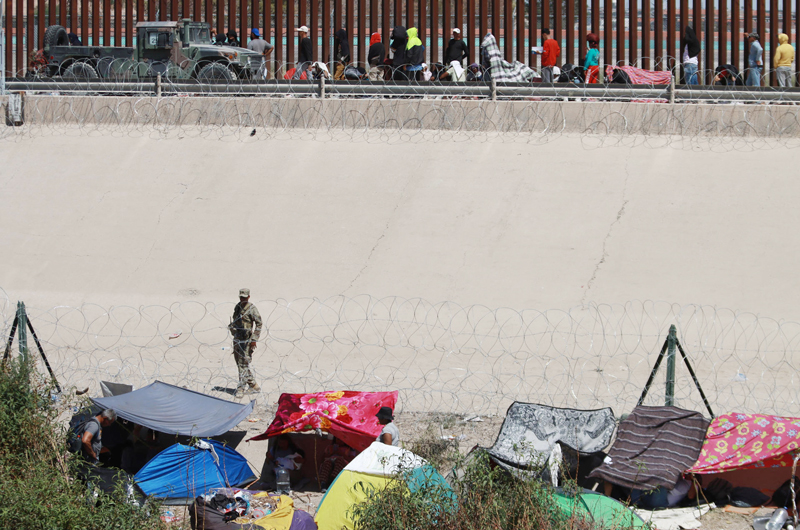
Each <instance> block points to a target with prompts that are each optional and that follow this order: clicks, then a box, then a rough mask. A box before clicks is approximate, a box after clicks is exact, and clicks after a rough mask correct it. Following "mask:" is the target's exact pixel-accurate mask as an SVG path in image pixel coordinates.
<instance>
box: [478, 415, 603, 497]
mask: <svg viewBox="0 0 800 530" xmlns="http://www.w3.org/2000/svg"><path fill="white" fill-rule="evenodd" d="M615 428H616V420H615V419H614V412H613V411H612V410H611V409H610V408H604V409H596V410H575V409H562V408H556V407H549V406H547V405H537V404H534V403H520V402H515V403H513V404H512V405H511V406H510V407H509V409H508V412H506V417H505V419H504V420H503V426H502V427H501V428H500V433H499V434H498V435H497V440H496V441H495V443H494V445H493V446H492V447H491V448H489V449H488V450H487V453H488V454H489V457H490V458H491V459H492V460H493V461H494V462H495V463H496V464H498V465H500V466H501V467H504V468H505V469H507V470H509V471H511V472H512V473H518V472H523V473H527V472H528V470H533V471H534V472H537V473H538V472H539V471H541V470H542V467H543V465H544V463H545V462H546V461H548V459H549V458H550V456H551V454H554V455H555V456H556V460H557V462H558V466H559V467H560V469H561V470H563V472H564V473H566V474H567V475H568V476H571V477H572V478H575V479H576V480H578V483H579V484H581V485H586V484H585V482H584V479H585V477H586V475H588V474H589V472H590V471H592V470H593V469H594V468H595V467H597V466H598V465H600V463H601V462H602V461H603V458H604V457H605V453H603V452H602V451H603V449H605V448H606V447H607V446H608V444H609V443H611V438H612V437H613V436H614V429H615ZM557 446H558V447H557ZM554 451H555V452H554ZM559 455H560V456H559ZM554 465H555V463H554ZM553 471H556V468H555V467H554V468H553ZM549 472H550V467H549V466H547V467H545V468H544V473H543V474H542V477H543V478H544V479H547V477H548V476H549ZM557 473H558V472H557ZM587 487H588V486H587Z"/></svg>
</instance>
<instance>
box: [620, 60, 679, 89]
mask: <svg viewBox="0 0 800 530" xmlns="http://www.w3.org/2000/svg"><path fill="white" fill-rule="evenodd" d="M606 83H619V84H623V85H669V84H670V83H672V72H668V71H667V72H657V71H654V70H643V69H642V68H636V67H635V66H613V65H608V66H606Z"/></svg>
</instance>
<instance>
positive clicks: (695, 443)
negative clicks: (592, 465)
mask: <svg viewBox="0 0 800 530" xmlns="http://www.w3.org/2000/svg"><path fill="white" fill-rule="evenodd" d="M708 424H709V421H708V420H707V419H705V418H704V417H703V416H702V415H701V414H700V413H699V412H694V411H691V410H683V409H679V408H677V407H646V406H638V407H636V408H635V409H633V412H631V414H630V415H629V416H628V417H627V418H626V419H624V420H623V421H622V422H620V424H619V429H618V431H617V439H616V440H615V441H614V444H613V445H612V446H611V449H610V450H609V452H608V457H609V458H608V459H607V460H606V462H605V463H603V464H602V465H601V466H600V467H598V468H597V469H595V470H594V471H592V472H591V473H590V474H589V476H590V477H594V478H600V479H603V480H606V481H608V482H610V483H612V484H618V485H620V486H623V487H626V488H631V489H638V490H644V491H650V490H653V489H655V488H658V487H664V488H667V489H672V488H674V487H675V484H676V483H677V482H678V479H679V478H680V476H681V474H682V473H683V472H684V471H686V470H687V469H689V468H690V467H691V466H692V464H694V463H695V461H697V457H698V456H699V455H700V448H701V447H702V445H703V440H704V439H705V434H706V429H707V428H708Z"/></svg>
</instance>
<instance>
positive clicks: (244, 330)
mask: <svg viewBox="0 0 800 530" xmlns="http://www.w3.org/2000/svg"><path fill="white" fill-rule="evenodd" d="M261 325H262V322H261V314H260V313H259V312H258V309H256V306H254V305H253V304H251V303H250V302H239V303H238V304H236V308H235V309H234V310H233V319H232V322H231V323H230V325H229V326H228V329H229V330H230V332H231V335H233V357H234V358H235V359H236V366H237V368H238V369H239V385H238V386H237V387H236V390H237V391H239V390H242V389H244V388H245V387H247V386H248V385H249V386H251V387H253V388H256V387H257V386H258V385H256V380H255V379H254V378H253V372H251V371H250V361H252V359H253V347H252V346H251V344H250V343H251V342H256V341H257V340H258V337H259V336H260V335H261Z"/></svg>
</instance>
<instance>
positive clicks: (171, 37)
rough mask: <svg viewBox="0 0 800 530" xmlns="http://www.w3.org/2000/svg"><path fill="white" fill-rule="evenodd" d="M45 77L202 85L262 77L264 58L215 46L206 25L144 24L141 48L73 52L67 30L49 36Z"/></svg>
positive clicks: (138, 26)
mask: <svg viewBox="0 0 800 530" xmlns="http://www.w3.org/2000/svg"><path fill="white" fill-rule="evenodd" d="M44 55H45V58H46V60H47V68H46V75H49V76H52V77H57V76H61V77H63V78H64V79H70V80H100V79H116V80H130V79H147V78H154V77H156V76H158V75H159V74H161V76H162V78H165V79H174V80H179V79H197V80H198V81H201V82H213V81H233V80H235V79H254V78H256V77H257V76H263V72H264V56H263V55H261V54H259V53H257V52H254V51H251V50H247V49H245V48H237V47H233V46H219V45H216V44H213V43H212V42H211V31H210V28H209V25H208V24H207V23H205V22H192V20H190V19H183V20H181V21H180V22H175V21H162V22H139V23H137V24H136V47H135V48H126V47H114V46H70V44H69V36H68V34H67V31H66V30H65V29H64V27H63V26H49V27H48V28H47V30H46V31H45V34H44Z"/></svg>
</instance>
